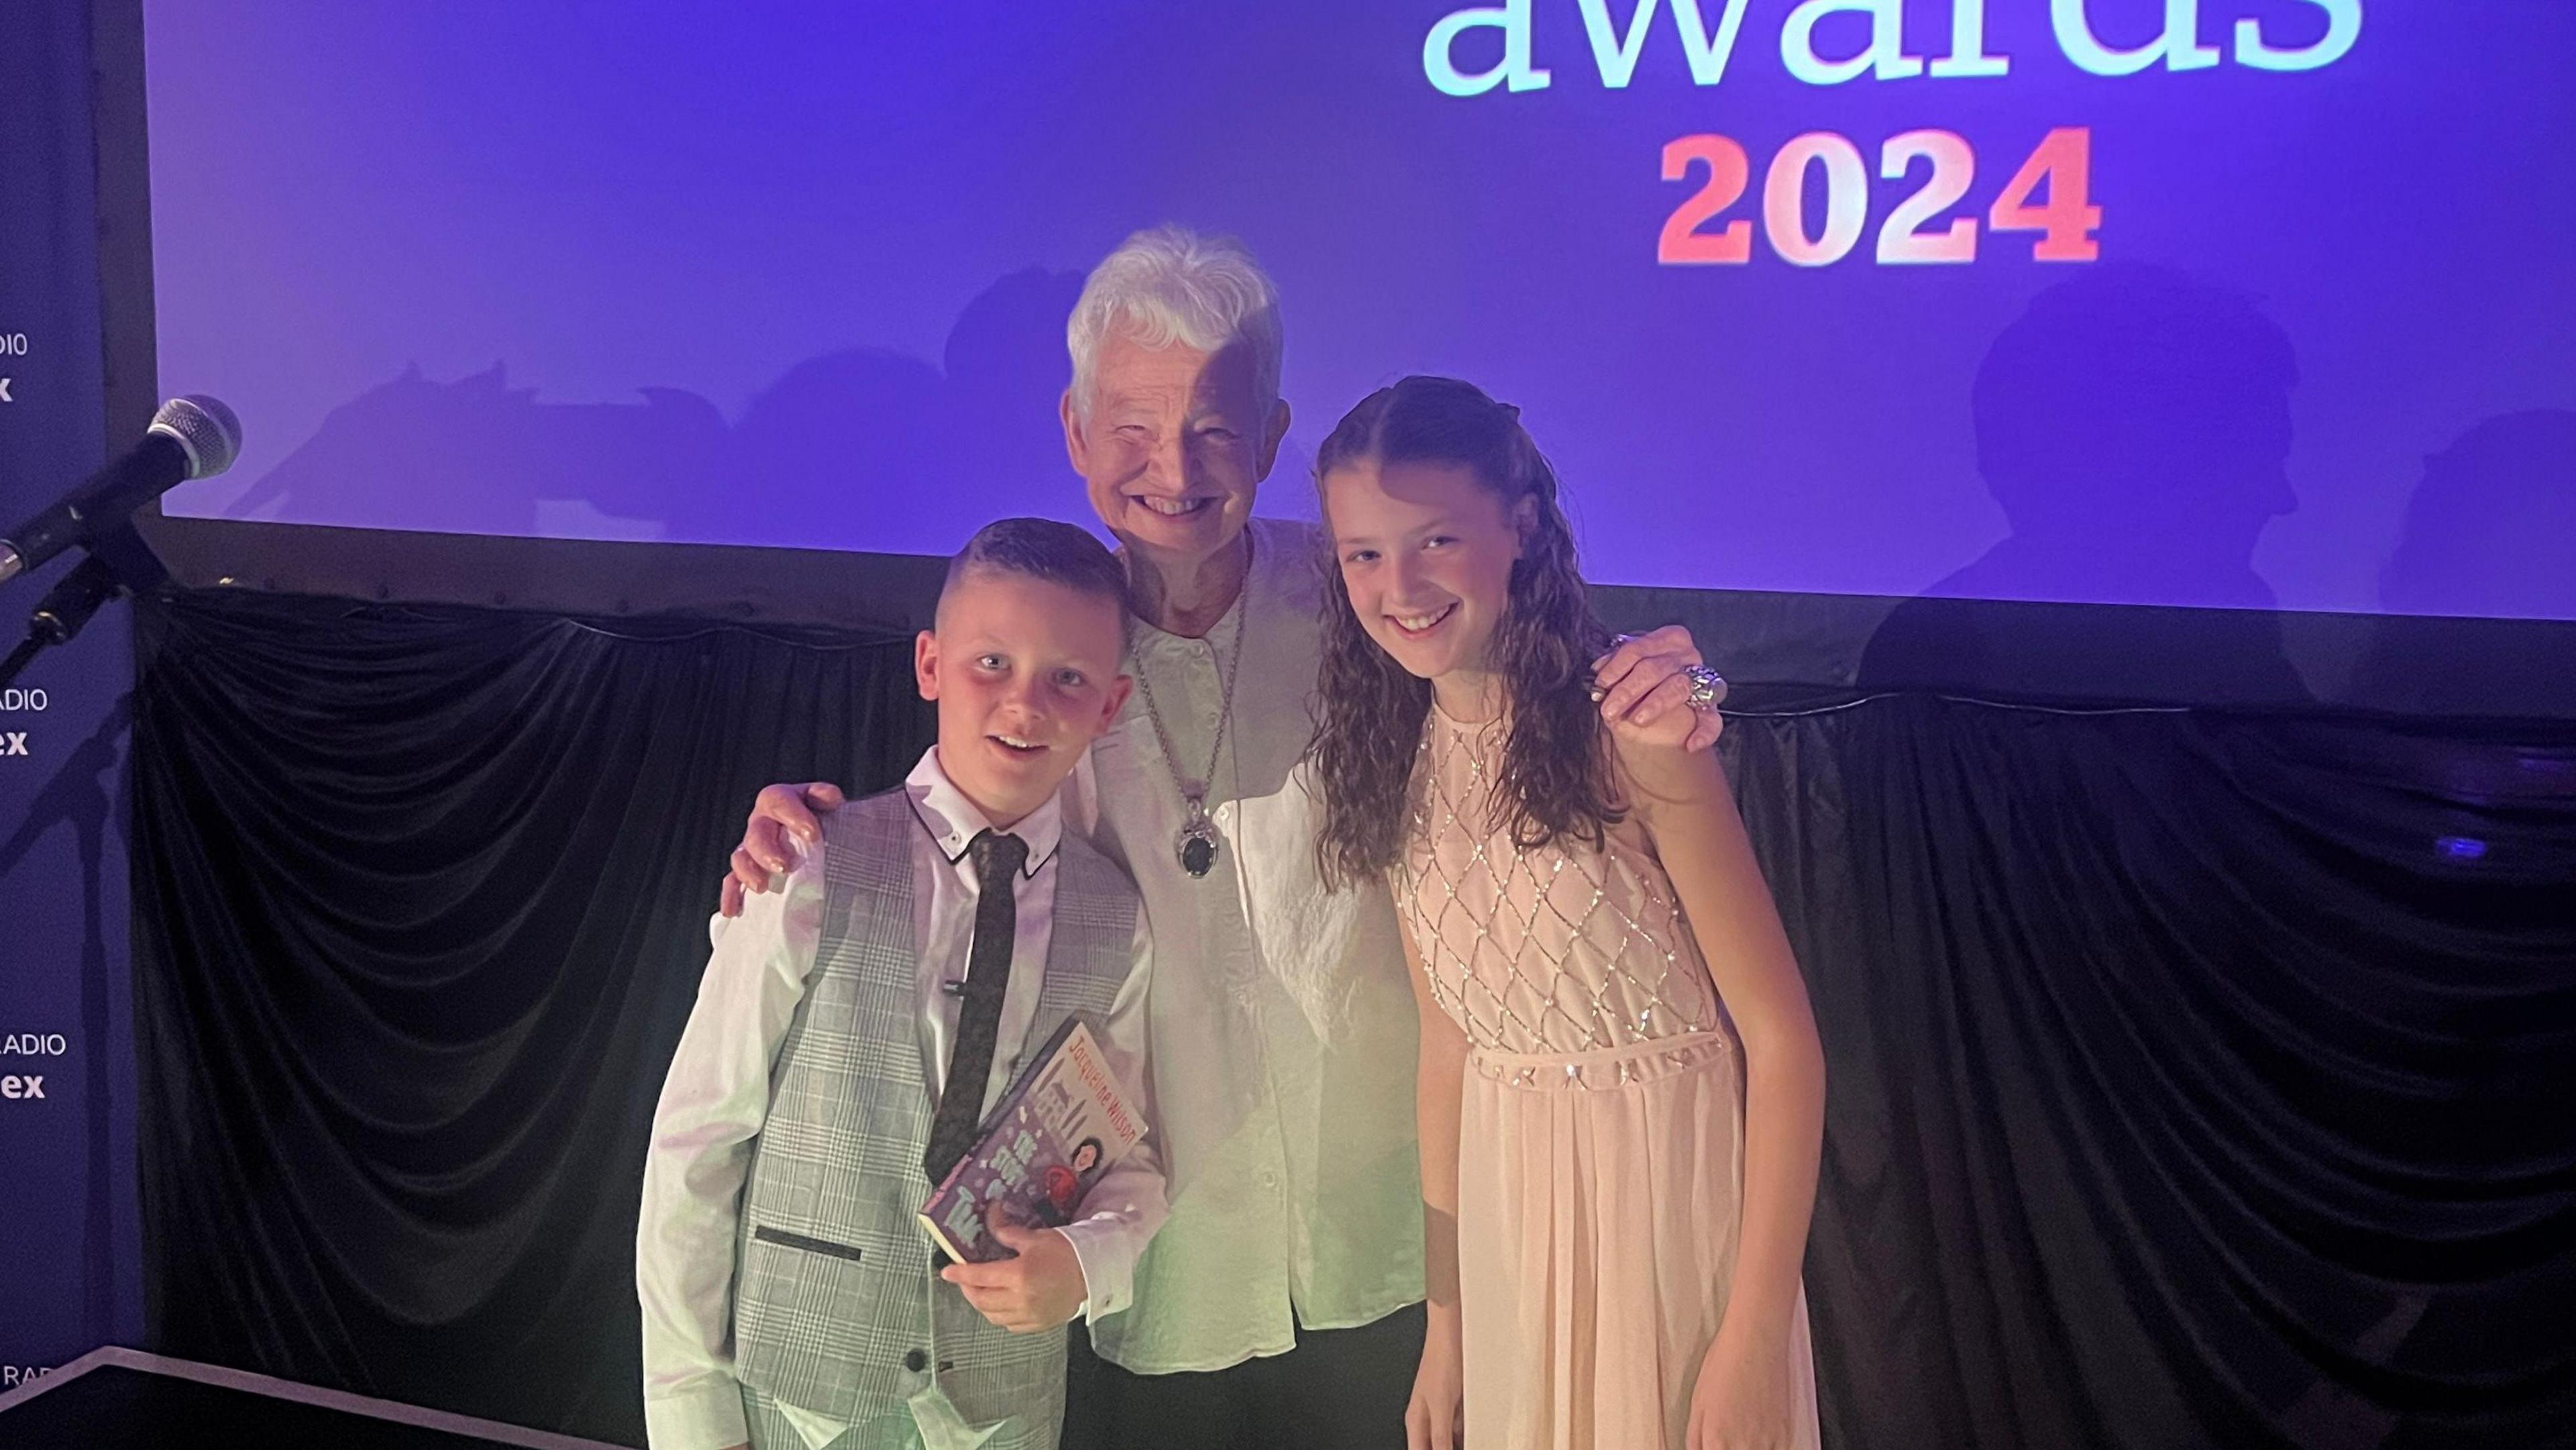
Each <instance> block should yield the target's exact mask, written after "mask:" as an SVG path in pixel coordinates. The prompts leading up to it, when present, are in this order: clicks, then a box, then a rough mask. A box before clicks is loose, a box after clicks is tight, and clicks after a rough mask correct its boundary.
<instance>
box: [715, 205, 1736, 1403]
mask: <svg viewBox="0 0 2576 1450" xmlns="http://www.w3.org/2000/svg"><path fill="white" fill-rule="evenodd" d="M1066 342H1067V345H1068V348H1069V350H1070V352H1071V354H1072V361H1073V377H1072V382H1071V385H1070V386H1069V387H1067V388H1066V390H1065V393H1064V397H1063V402H1062V405H1061V412H1062V417H1063V423H1064V437H1065V448H1066V451H1067V453H1068V454H1069V455H1070V456H1071V458H1072V461H1073V466H1074V469H1075V471H1077V472H1078V473H1080V474H1081V475H1082V477H1083V479H1084V481H1085V482H1086V484H1087V485H1088V488H1089V493H1090V500H1091V506H1092V509H1093V511H1094V512H1096V513H1097V514H1098V515H1099V517H1100V521H1101V522H1102V523H1103V524H1105V525H1107V526H1108V529H1109V531H1110V532H1111V533H1112V534H1114V535H1116V536H1117V539H1118V542H1119V544H1120V545H1121V549H1120V554H1121V556H1122V558H1123V559H1124V561H1125V563H1126V565H1127V571H1128V578H1129V582H1130V587H1131V590H1132V594H1133V607H1134V609H1135V613H1136V616H1137V618H1136V620H1135V622H1134V625H1133V627H1132V629H1131V633H1130V641H1131V642H1130V645H1129V658H1128V662H1127V668H1128V671H1129V672H1130V673H1131V674H1132V675H1133V676H1134V677H1135V680H1136V689H1135V692H1134V694H1133V696H1132V697H1131V698H1130V699H1129V701H1128V704H1127V707H1126V709H1125V712H1124V713H1123V714H1122V715H1121V717H1120V718H1119V720H1118V723H1117V724H1116V726H1115V727H1114V728H1113V729H1112V730H1111V731H1110V733H1109V734H1108V735H1106V736H1104V737H1103V738H1102V739H1101V740H1100V742H1099V743H1098V744H1097V745H1095V746H1094V747H1093V749H1092V753H1091V758H1090V761H1089V762H1088V764H1087V765H1086V766H1085V767H1084V768H1083V769H1081V770H1080V771H1078V772H1077V773H1076V775H1075V777H1074V779H1073V781H1072V782H1071V783H1070V784H1069V785H1068V786H1067V788H1066V789H1067V792H1068V799H1067V804H1068V807H1069V810H1068V812H1067V816H1066V826H1067V829H1070V830H1078V831H1080V832H1082V833H1083V834H1085V835H1086V836H1087V837H1088V838H1089V839H1090V840H1091V841H1092V842H1093V843H1094V844H1096V845H1098V846H1099V847H1100V848H1101V849H1103V850H1104V851H1106V852H1107V853H1108V854H1109V855H1110V856H1111V857H1112V858H1114V859H1115V860H1117V861H1119V862H1120V863H1121V864H1123V865H1125V866H1126V867H1127V869H1128V870H1129V872H1130V873H1131V874H1132V875H1133V876H1134V877H1135V880H1136V885H1137V887H1138V889H1139V891H1140V892H1141V894H1142V896H1143V900H1144V907H1145V914H1146V918H1147V920H1148V922H1149V923H1150V925H1151V927H1152V931H1153V939H1154V957H1155V962H1154V974H1153V978H1152V981H1151V984H1150V985H1149V987H1148V989H1147V1019H1148V1027H1147V1040H1148V1057H1149V1059H1150V1060H1151V1062H1152V1064H1153V1076H1154V1083H1153V1096H1154V1098H1155V1101H1156V1108H1157V1111H1158V1113H1159V1123H1158V1131H1159V1133H1160V1135H1161V1148H1162V1157H1163V1163H1164V1166H1165V1170H1166V1173H1167V1175H1168V1177H1169V1182H1170V1190H1171V1216H1170V1218H1169V1220H1168V1221H1167V1222H1166V1223H1165V1224H1164V1226H1163V1229H1162V1232H1161V1233H1160V1235H1159V1236H1157V1237H1156V1238H1155V1239H1154V1241H1153V1242H1152V1244H1151V1245H1150V1246H1149V1247H1148V1248H1147V1249H1146V1250H1145V1252H1144V1254H1143V1256H1142V1258H1141V1261H1140V1262H1138V1263H1136V1264H1134V1265H1132V1266H1131V1265H1109V1264H1097V1265H1095V1264H1092V1263H1088V1262H1086V1263H1085V1264H1084V1265H1083V1268H1084V1270H1085V1277H1086V1281H1087V1282H1088V1283H1089V1284H1091V1285H1092V1286H1093V1293H1094V1295H1095V1299H1096V1300H1098V1299H1107V1300H1110V1301H1113V1302H1105V1303H1104V1302H1093V1303H1091V1304H1089V1305H1087V1306H1085V1312H1084V1313H1083V1314H1082V1315H1081V1316H1080V1317H1082V1318H1087V1319H1088V1320H1089V1321H1090V1334H1089V1344H1090V1346H1091V1348H1090V1349H1088V1350H1086V1349H1085V1347H1084V1343H1083V1336H1082V1335H1081V1334H1080V1333H1077V1334H1076V1335H1075V1336H1074V1338H1075V1349H1074V1355H1073V1365H1072V1369H1071V1372H1070V1373H1071V1384H1070V1386H1069V1392H1068V1397H1067V1412H1066V1426H1065V1444H1066V1445H1068V1446H1086V1445H1089V1446H1102V1447H1107V1446H1116V1447H1122V1450H1125V1447H1135V1446H1146V1445H1167V1446H1173V1447H1189V1450H1226V1447H1235V1446H1274V1445H1275V1446H1283V1447H1286V1446H1294V1447H1298V1450H1311V1447H1322V1446H1331V1447H1342V1446H1386V1447H1390V1450H1401V1447H1402V1446H1403V1445H1404V1444H1405V1425H1404V1420H1405V1409H1406V1404H1407V1401H1408V1399H1409V1398H1410V1397H1411V1395H1412V1393H1413V1388H1414V1385H1413V1381H1414V1371H1415V1367H1416V1365H1417V1363H1418V1361H1419V1360H1420V1356H1421V1345H1422V1336H1423V1332H1424V1330H1423V1326H1424V1317H1423V1312H1422V1308H1421V1301H1422V1299H1423V1297H1424V1288H1425V1286H1424V1283H1423V1255H1422V1235H1423V1233H1424V1230H1425V1223H1424V1213H1423V1204H1422V1198H1421V1192H1420V1186H1419V1182H1418V1176H1417V1171H1416V1166H1415V1152H1414V1143H1413V1114H1412V1103H1413V1076H1414V1062H1415V1044H1416V1031H1415V1019H1414V1006H1413V999H1412V992H1411V988H1410V987H1409V985H1408V983H1407V980H1406V977H1405V966H1404V955H1403V950H1402V947H1401V946H1400V945H1399V940H1398V936H1397V926H1396V920H1395V915H1394V911H1393V909H1392V908H1391V906H1390V905H1389V904H1388V898H1387V895H1386V893H1384V892H1382V891H1342V892H1335V891H1331V890H1328V889H1326V887H1325V885H1324V881H1323V878H1322V876H1321V874H1320V872H1319V870H1318V867H1317V862H1316V853H1315V831H1316V824H1317V819H1318V817H1317V811H1318V805H1317V802H1316V801H1315V799H1314V798H1313V796H1312V795H1311V794H1310V793H1309V789H1308V782H1307V778H1306V776H1305V774H1304V772H1303V769H1302V767H1301V762H1302V761H1303V759H1304V757H1305V755H1306V751H1307V746H1308V745H1309V743H1310V741H1311V739H1312V737H1313V733H1314V731H1313V722H1312V720H1311V719H1310V717H1309V715H1308V700H1309V697H1310V695H1311V694H1312V692H1313V689H1314V684H1315V674H1316V666H1317V662H1318V660H1319V658H1320V649H1321V645H1320V632H1321V627H1322V626H1321V614H1322V608H1323V595H1322V593H1321V592H1320V585H1321V581H1320V576H1319V574H1318V572H1317V569H1316V561H1317V559H1318V557H1319V541H1318V539H1317V536H1316V533H1315V530H1314V529H1313V527H1312V526H1310V525H1307V524H1302V523H1296V522H1290V521H1284V520H1277V519H1255V518H1253V517H1252V505H1253V499H1254V495H1255V493H1256V491H1257V490H1258V489H1259V487H1260V485H1261V481H1262V480H1263V479H1264V478H1265V477H1266V476H1267V475H1268V474H1269V472H1270V468H1271V464H1272V462H1273V461H1274V460H1275V459H1276V458H1277V456H1278V452H1279V444H1280V440H1281V439H1282V438H1283V437H1285V436H1286V434H1287V432H1288V417H1289V412H1288V404H1287V403H1286V402H1285V401H1284V400H1282V399H1281V397H1280V396H1279V381H1280V358H1281V334H1280V321H1279V306H1278V293H1277V290H1276V288H1275V287H1274V286H1273V285H1272V283H1271V280H1270V278H1269V277H1268V276H1267V275H1266V274H1265V273H1264V272H1263V271H1262V270H1261V268H1260V266H1259V264H1257V263H1256V262H1255V261H1254V260H1253V259H1252V257H1251V255H1250V254H1249V253H1248V252H1246V251H1245V250H1244V249H1243V248H1242V247H1241V246H1239V245H1238V244H1236V243H1234V242H1232V241H1230V240H1227V239H1221V238H1210V237H1203V236H1199V235H1196V234H1194V233H1191V232H1188V231H1185V230H1182V229H1179V228H1175V227H1164V228H1159V229H1156V230H1153V231H1146V232H1139V233H1137V234H1136V235H1135V236H1132V237H1130V238H1128V240H1127V241H1126V243H1125V244H1124V245H1122V246H1120V247H1119V248H1118V250H1116V251H1115V252H1112V253H1111V254H1110V255H1109V256H1108V257H1107V258H1105V259H1104V260H1103V261H1102V262H1101V263H1100V265H1099V266H1098V267H1097V268H1096V269H1094V270H1093V272H1092V274H1091V277H1090V279H1089V282H1088V283H1087V284H1086V285H1085V287H1084V288H1083V292H1082V296H1081V299H1080V300H1079V301H1078V302H1077V303H1076V304H1075V307H1074V311H1073V316H1072V318H1071V319H1070V321H1069V322H1068V324H1067V326H1066ZM1597 673H1598V682H1599V685H1600V688H1601V693H1602V696H1603V699H1602V709H1603V711H1604V713H1605V715H1613V716H1615V715H1619V714H1627V715H1629V716H1630V718H1633V719H1638V720H1651V719H1655V718H1659V717H1662V716H1663V715H1665V714H1666V713H1667V712H1669V711H1673V710H1689V709H1692V708H1694V707H1695V706H1697V707H1699V708H1701V709H1702V711H1703V713H1702V717H1701V719H1700V721H1699V724H1698V726H1697V728H1696V730H1695V731H1694V733H1693V736H1692V743H1693V744H1694V745H1697V746H1702V747H1704V746H1706V745H1708V744H1710V743H1712V742H1713V741H1714V740H1715V739H1716V737H1717V729H1718V725H1717V717H1716V715H1715V714H1714V712H1713V711H1708V710H1707V709H1706V707H1707V705H1708V704H1709V703H1710V697H1711V695H1712V693H1713V686H1714V677H1713V676H1712V675H1710V674H1709V672H1707V671H1706V670H1704V669H1702V668H1701V667H1700V659H1699V654H1698V651H1697V650H1696V649H1695V648H1694V647H1693V646H1692V643H1691V640H1690V636H1689V635H1688V633H1687V632H1686V631H1683V630H1681V629H1680V628H1678V627H1667V628H1665V629H1663V630H1659V631H1657V632H1655V633H1654V634H1651V635H1646V636H1643V637H1640V638H1636V639H1631V640H1628V641H1626V642H1624V643H1622V644H1621V645H1620V646H1619V647H1618V648H1617V649H1616V650H1615V651H1614V652H1613V653H1612V654H1611V655H1610V656H1609V657H1607V658H1606V659H1605V660H1603V661H1602V662H1601V664H1600V666H1599V668H1598V672H1597ZM840 799H841V793H840V791H839V790H837V789H836V788H834V787H832V786H829V785H823V784H815V785H807V786H801V787H800V786H786V785H780V786H771V787H769V788H768V789H767V790H764V791H763V792H761V796H760V800H759V803H758V804H757V806H756V807H755V809H754V812H753V815H752V819H751V823H750V828H749V830H748V832H747V833H746V835H745V837H744V840H743V845H742V848H741V849H740V850H738V851H736V852H735V853H734V876H733V877H732V878H731V879H729V880H728V881H727V883H726V903H725V905H726V910H727V911H728V912H731V911H733V910H735V909H737V908H738V904H739V890H740V889H742V888H748V889H750V890H754V891H759V890H764V889H766V888H767V885H768V883H769V880H770V877H771V874H772V873H774V872H777V871H780V870H782V869H783V868H784V866H785V863H786V861H787V859H788V857H787V852H786V849H785V842H784V840H783V839H782V833H784V832H794V833H796V834H798V835H800V836H803V837H804V838H806V839H808V840H811V839H812V838H813V836H814V834H815V831H816V826H815V822H814V817H813V814H812V812H813V811H816V810H830V809H833V808H835V807H837V806H838V805H839V804H840ZM1432 1231H1434V1232H1438V1231H1440V1226H1439V1225H1437V1224H1434V1225H1432ZM1127 1284H1132V1297H1131V1296H1130V1295H1128V1294H1122V1293H1121V1292H1120V1290H1119V1288H1118V1286H1121V1285H1127ZM1431 1292H1432V1294H1433V1296H1434V1297H1435V1298H1440V1297H1442V1296H1443V1295H1444V1294H1447V1295H1454V1293H1455V1286H1454V1285H1433V1286H1431Z"/></svg>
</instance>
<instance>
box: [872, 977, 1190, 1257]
mask: <svg viewBox="0 0 2576 1450" xmlns="http://www.w3.org/2000/svg"><path fill="white" fill-rule="evenodd" d="M1143 1136H1145V1124H1144V1122H1143V1120H1142V1119H1141V1118H1140V1117H1139V1116H1138V1114H1137V1110H1136V1097H1135V1095H1134V1094H1133V1093H1131V1092H1129V1091H1128V1090H1127V1088H1126V1086H1125V1085H1124V1084H1122V1083H1120V1082H1119V1081H1118V1075H1117V1074H1116V1073H1115V1072H1112V1071H1111V1070H1110V1067H1109V1060H1108V1059H1107V1058H1106V1057H1104V1056H1103V1055H1102V1054H1101V1051H1100V1044H1099V1042H1098V1040H1097V1039H1095V1038H1094V1037H1093V1036H1092V1035H1091V1029H1090V1027H1089V1026H1087V1025H1086V1024H1085V1023H1084V1022H1083V1020H1082V1019H1081V1018H1080V1017H1071V1016H1069V1017H1067V1018H1065V1020H1064V1022H1063V1024H1062V1025H1060V1026H1058V1027H1057V1028H1056V1030H1055V1031H1054V1032H1053V1033H1052V1034H1051V1035H1049V1036H1048V1038H1047V1040H1046V1044H1045V1045H1044V1046H1043V1047H1041V1048H1039V1049H1038V1051H1037V1052H1036V1053H1035V1054H1034V1055H1033V1056H1032V1057H1031V1059H1030V1064H1029V1066H1027V1067H1025V1068H1023V1069H1021V1071H1020V1075H1019V1077H1018V1078H1017V1079H1016V1080H1015V1081H1013V1082H1012V1084H1011V1087H1010V1090H1009V1091H1008V1092H1006V1093H1004V1094H1003V1095H1002V1100H1001V1102H999V1103H998V1104H996V1105H995V1106H994V1108H993V1111H992V1113H991V1114H990V1115H989V1116H988V1117H986V1118H985V1120H984V1125H983V1127H982V1129H981V1130H979V1131H978V1132H977V1134H976V1137H975V1146H974V1147H972V1148H969V1149H967V1150H966V1156H965V1157H963V1158H960V1159H958V1160H957V1166H956V1167H955V1168H952V1169H950V1170H949V1172H948V1176H947V1177H946V1178H943V1179H941V1180H940V1182H939V1186H938V1187H937V1188H936V1189H934V1190H932V1192H931V1195H930V1201H929V1202H927V1203H925V1204H923V1205H922V1206H921V1226H922V1228H923V1230H924V1231H926V1232H927V1233H929V1235H930V1241H931V1242H932V1243H934V1244H937V1245H938V1246H939V1247H940V1249H941V1250H943V1251H944V1252H946V1254H947V1255H948V1257H950V1258H951V1259H955V1260H957V1261H958V1262H960V1263H976V1264H980V1263H987V1262H990V1261H991V1260H994V1259H1007V1258H1009V1257H1010V1256H1011V1251H1010V1250H1009V1249H1007V1248H1004V1247H1003V1246H1002V1243H1001V1241H1000V1240H999V1239H996V1238H995V1237H994V1236H993V1232H992V1224H993V1223H994V1221H995V1219H996V1217H997V1216H999V1217H1001V1218H1003V1219H1006V1220H1008V1221H1010V1222H1014V1223H1018V1224H1021V1225H1023V1226H1025V1227H1030V1228H1059V1227H1062V1226H1063V1225H1065V1224H1067V1223H1070V1222H1072V1221H1073V1216H1074V1214H1075V1213H1076V1212H1077V1211H1079V1210H1080V1209H1081V1207H1082V1200H1083V1197H1084V1196H1085V1195H1086V1194H1088V1193H1090V1192H1091V1185H1093V1184H1094V1183H1097V1182H1099V1181H1100V1175H1101V1174H1103V1173H1105V1172H1107V1171H1108V1170H1109V1166H1110V1165H1111V1164H1113V1163H1116V1162H1117V1161H1118V1160H1119V1159H1120V1158H1123V1157H1125V1156H1126V1154H1127V1150H1129V1149H1130V1148H1133V1147H1135V1146H1136V1141H1137V1140H1138V1139H1139V1138H1142V1137H1143Z"/></svg>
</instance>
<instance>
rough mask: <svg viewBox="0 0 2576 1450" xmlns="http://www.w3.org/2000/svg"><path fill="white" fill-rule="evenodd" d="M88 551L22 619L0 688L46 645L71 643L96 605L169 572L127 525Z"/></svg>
mask: <svg viewBox="0 0 2576 1450" xmlns="http://www.w3.org/2000/svg"><path fill="white" fill-rule="evenodd" d="M88 551H89V557H88V558H86V559H83V560H81V562H80V566H79V567H78V568H76V569H74V570H72V571H71V572H70V573H68V574H65V575H64V576H63V577H62V578H60V579H57V580H55V581H54V587H53V588H51V589H49V590H46V591H45V597H44V598H43V599H40V600H38V601H37V602H36V607H35V610H34V611H33V612H32V613H30V614H29V615H28V616H27V637H26V638H25V639H23V640H20V641H19V642H18V647H17V648H16V649H13V650H11V651H9V657H8V658H7V659H5V660H0V685H6V684H8V683H9V682H10V681H11V680H14V679H16V678H18V672H19V671H21V670H23V669H25V668H26V667H27V666H28V664H29V663H30V662H32V661H33V660H34V659H35V658H36V656H37V655H39V654H41V653H43V652H44V650H45V648H46V647H47V646H49V645H58V644H69V643H71V640H72V636H74V635H76V634H79V633H80V632H81V628H82V626H84V625H86V624H88V623H89V621H90V616H92V615H94V614H96V613H98V610H99V606H100V605H103V604H105V603H107V601H109V600H110V599H113V598H115V597H116V596H117V595H118V594H120V593H123V594H141V593H143V592H145V591H147V590H152V589H158V588H160V587H161V586H162V585H163V584H166V583H168V582H169V579H170V571H169V570H168V569H166V568H164V567H162V564H161V559H160V556H159V555H156V554H154V553H153V552H152V546H151V545H149V544H147V543H145V542H143V536H142V535H140V534H137V533H136V532H135V531H134V525H133V524H131V523H124V524H119V525H117V526H116V527H115V528H114V529H112V530H110V531H108V532H107V533H104V534H101V535H98V536H97V537H95V538H93V539H92V540H91V541H90V542H89V545H88Z"/></svg>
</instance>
